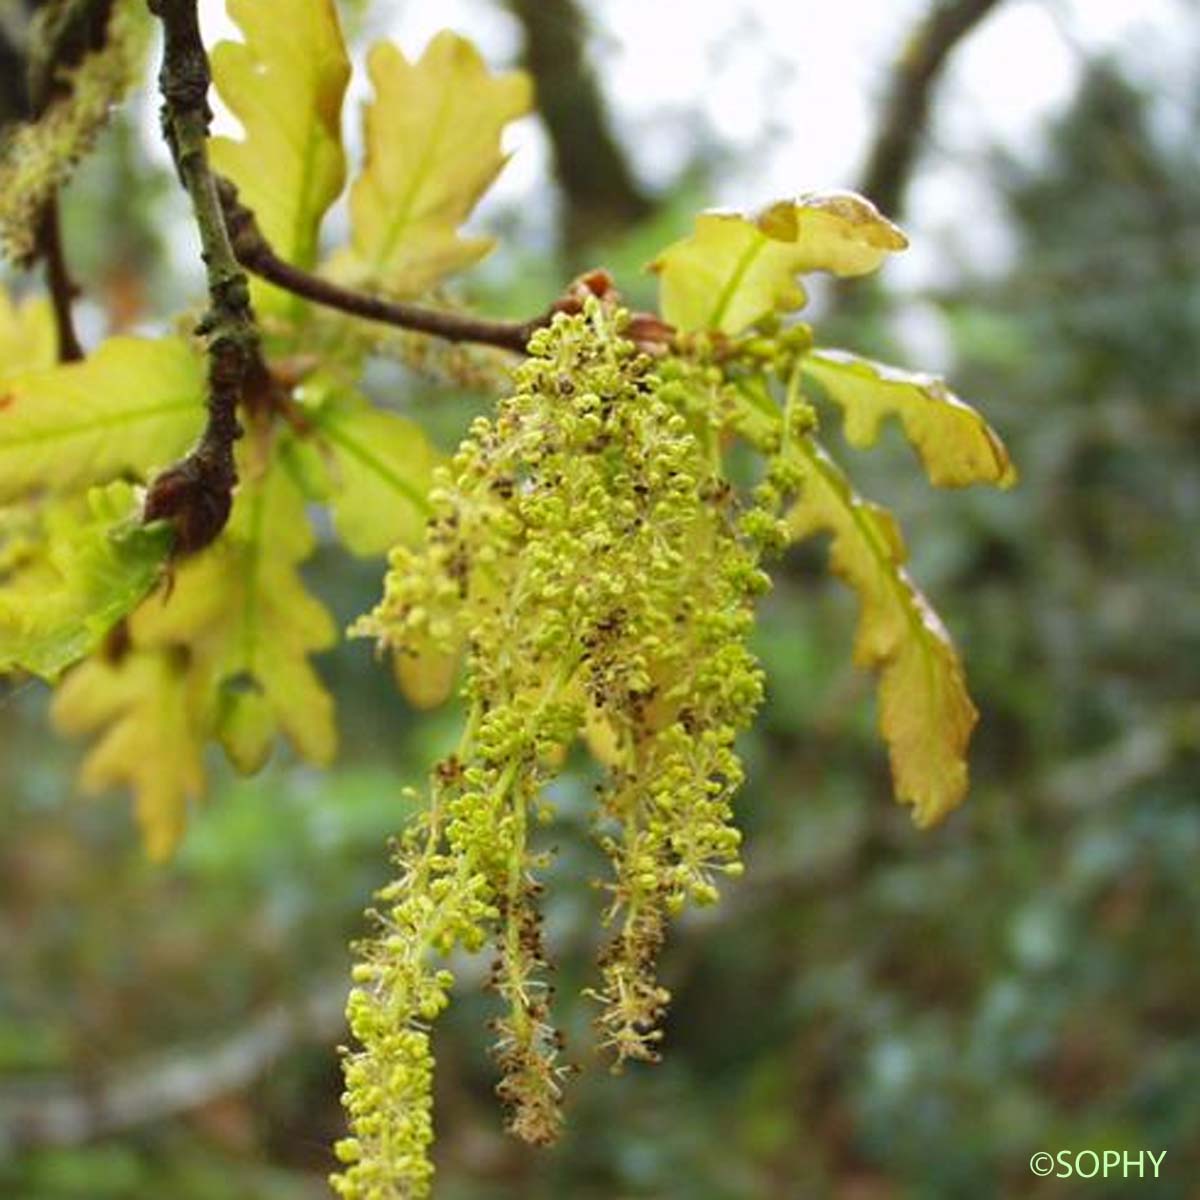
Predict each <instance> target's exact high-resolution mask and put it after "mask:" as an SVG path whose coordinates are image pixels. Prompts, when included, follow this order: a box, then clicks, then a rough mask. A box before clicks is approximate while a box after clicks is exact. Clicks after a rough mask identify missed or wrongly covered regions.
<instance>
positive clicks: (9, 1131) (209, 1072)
mask: <svg viewBox="0 0 1200 1200" xmlns="http://www.w3.org/2000/svg"><path fill="white" fill-rule="evenodd" d="M345 1004H346V981H345V979H344V978H343V977H341V976H340V975H339V976H337V977H334V978H330V979H328V980H322V981H321V982H320V983H319V984H318V985H317V986H315V987H314V988H313V989H312V990H311V991H310V992H309V994H308V995H306V996H305V997H302V998H301V999H300V1000H299V1001H298V1002H297V1003H295V1004H288V1005H282V1004H281V1005H278V1006H276V1007H273V1008H270V1009H268V1010H266V1011H265V1012H263V1013H260V1014H259V1015H257V1016H255V1017H253V1018H252V1019H251V1020H249V1021H248V1022H247V1023H246V1025H245V1027H244V1028H242V1029H240V1030H238V1031H237V1032H236V1033H233V1034H231V1035H229V1036H227V1037H226V1038H224V1039H223V1040H219V1041H217V1042H211V1043H209V1044H208V1045H205V1046H197V1047H186V1048H177V1049H174V1050H168V1051H165V1052H163V1053H162V1054H160V1055H157V1056H154V1057H151V1058H149V1059H147V1060H145V1061H143V1062H141V1063H138V1064H136V1065H134V1066H131V1067H127V1068H125V1069H124V1070H122V1071H120V1072H117V1073H115V1074H113V1075H112V1076H110V1077H109V1078H107V1079H105V1080H103V1081H102V1082H101V1083H100V1085H99V1086H98V1087H95V1088H91V1089H88V1088H83V1087H80V1086H78V1085H76V1084H72V1083H71V1082H70V1081H62V1082H58V1083H54V1084H49V1085H47V1084H45V1083H39V1084H26V1085H22V1084H13V1085H11V1086H9V1087H6V1088H5V1089H4V1090H3V1091H0V1159H2V1158H3V1157H4V1155H5V1153H6V1152H11V1151H13V1150H22V1149H26V1148H30V1147H35V1146H78V1145H82V1144H84V1143H85V1142H90V1141H94V1140H95V1139H96V1138H99V1137H103V1136H105V1135H111V1134H116V1133H122V1132H124V1131H126V1130H129V1129H136V1128H138V1127H139V1126H142V1125H147V1124H150V1123H152V1122H155V1121H162V1120H165V1119H167V1118H169V1117H174V1116H178V1115H179V1114H181V1113H187V1112H193V1111H195V1110H196V1109H198V1108H203V1107H204V1105H206V1104H210V1103H212V1101H214V1100H216V1099H219V1098H220V1097H222V1096H227V1095H229V1094H231V1093H233V1092H238V1091H241V1090H242V1089H243V1088H246V1087H248V1086H249V1085H250V1084H251V1083H253V1082H254V1080H255V1079H257V1078H259V1076H261V1075H262V1073H263V1072H264V1071H265V1070H267V1069H268V1068H269V1067H270V1066H271V1064H272V1063H274V1062H276V1061H278V1060H279V1059H280V1058H281V1057H282V1056H283V1055H284V1054H286V1053H288V1052H289V1051H290V1050H291V1048H292V1047H293V1046H295V1045H296V1044H298V1043H301V1042H306V1041H314V1042H316V1041H325V1040H326V1039H328V1038H332V1037H335V1036H336V1035H337V1033H338V1030H339V1029H341V1028H342V1027H343V1026H344V1024H345V1018H344V1016H343V1009H344V1008H345Z"/></svg>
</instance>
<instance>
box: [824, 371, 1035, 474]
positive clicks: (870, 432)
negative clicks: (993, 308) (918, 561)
mask: <svg viewBox="0 0 1200 1200" xmlns="http://www.w3.org/2000/svg"><path fill="white" fill-rule="evenodd" d="M804 373H805V374H806V375H807V376H808V377H809V378H810V379H813V380H816V382H817V383H818V384H820V385H821V387H822V389H823V390H824V391H825V393H826V395H828V396H829V398H830V399H831V400H833V401H834V402H836V403H837V404H838V405H839V406H840V407H841V409H842V413H843V416H844V419H845V428H846V439H847V441H849V442H850V444H851V445H852V446H871V445H874V443H875V440H876V438H877V437H878V436H879V426H880V423H881V422H882V421H883V420H884V419H885V418H886V417H888V416H891V415H895V416H896V417H898V418H899V420H900V422H901V424H902V425H903V427H904V432H905V435H906V436H907V437H908V440H909V441H910V442H912V444H913V446H915V447H916V450H917V453H918V454H919V455H920V458H921V462H922V463H923V464H924V467H925V470H926V472H927V473H928V475H929V478H930V481H931V482H932V483H934V484H936V485H937V486H938V487H964V486H966V485H967V484H971V483H994V484H997V485H998V486H999V487H1005V488H1006V487H1011V486H1012V485H1013V484H1014V483H1015V482H1016V479H1017V472H1016V468H1015V467H1014V466H1013V462H1012V459H1011V458H1009V456H1008V451H1007V450H1006V449H1005V446H1004V443H1003V442H1002V441H1001V440H1000V435H999V434H998V433H996V431H995V430H994V429H993V428H992V427H991V426H990V425H989V424H988V423H987V421H985V420H984V419H983V417H982V416H981V415H980V414H979V413H978V412H976V411H975V409H973V408H972V407H971V406H970V405H969V404H967V403H965V402H964V401H962V400H960V399H959V398H958V397H957V396H956V395H955V394H954V393H953V392H952V391H950V389H949V388H948V387H947V386H946V384H945V383H944V382H943V381H942V380H941V379H939V378H937V376H934V375H924V374H918V373H916V372H911V371H901V370H899V369H898V368H896V367H888V366H884V365H883V364H882V363H877V362H872V361H871V360H870V359H867V358H859V357H857V356H855V355H853V354H847V353H845V352H844V351H841V350H815V351H813V352H812V353H810V354H809V355H808V356H807V357H806V358H805V360H804Z"/></svg>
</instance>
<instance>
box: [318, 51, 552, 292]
mask: <svg viewBox="0 0 1200 1200" xmlns="http://www.w3.org/2000/svg"><path fill="white" fill-rule="evenodd" d="M367 69H368V72H369V73H370V76H371V82H372V84H373V85H374V88H375V98H374V100H372V101H371V103H370V104H368V105H367V108H366V113H365V120H364V142H365V145H366V160H365V163H364V166H363V170H362V173H361V174H360V175H359V177H358V179H356V180H355V182H354V185H353V187H352V188H351V192H350V219H351V225H352V245H351V250H350V252H349V255H348V257H347V256H343V258H342V260H341V262H340V264H339V267H340V269H342V270H344V271H345V272H347V273H348V274H350V275H351V276H353V277H354V278H355V281H356V282H359V283H371V284H373V285H375V286H378V287H380V288H382V289H383V290H385V291H387V292H389V293H390V294H392V295H394V296H401V297H404V296H415V295H418V294H420V293H421V292H425V291H428V290H429V289H430V288H431V287H432V286H433V285H434V284H435V283H437V282H438V281H439V280H440V279H442V278H444V277H445V276H446V275H449V274H451V273H452V272H454V271H458V270H461V269H462V268H463V267H467V266H470V265H471V264H472V263H474V262H477V261H478V260H479V259H480V258H482V257H483V256H484V255H485V254H487V253H488V251H489V250H491V248H492V245H493V240H492V239H491V238H486V237H462V236H461V235H460V234H459V232H458V231H459V227H460V226H461V225H462V223H463V222H464V221H465V220H466V219H467V217H468V216H469V215H470V213H471V211H472V209H474V207H475V205H476V203H477V202H478V200H479V198H480V196H481V195H482V194H483V193H484V192H485V191H486V190H487V188H488V187H489V186H490V185H491V183H492V181H493V180H494V179H495V178H496V176H497V175H498V174H499V173H500V170H501V169H502V168H503V166H504V164H505V163H506V162H507V161H508V157H507V155H506V154H505V153H504V152H503V151H502V150H501V148H500V138H501V134H502V133H503V130H504V127H505V125H507V124H508V122H509V121H512V120H514V119H515V118H517V117H520V116H523V115H524V114H525V113H527V112H528V111H529V109H530V106H531V104H532V99H533V93H532V87H531V84H530V80H529V77H528V76H527V75H526V74H525V73H524V72H522V71H509V72H506V73H504V74H497V75H493V74H492V73H490V72H489V71H488V69H487V65H486V64H485V63H484V61H483V59H482V58H481V57H480V55H479V52H478V51H477V50H476V49H475V47H474V46H473V45H472V44H471V43H470V42H469V41H467V40H466V39H465V38H462V37H459V36H458V35H457V34H454V33H450V32H449V31H443V32H442V33H439V34H438V35H437V36H436V37H435V38H434V39H433V40H432V41H431V42H430V43H429V45H428V47H427V48H426V50H425V53H424V54H423V55H422V56H421V57H420V58H419V59H417V60H416V61H415V62H409V61H408V59H406V58H405V57H404V55H403V54H402V53H401V52H400V51H399V50H398V49H397V48H396V47H395V46H393V45H391V44H390V43H387V42H381V43H379V44H377V45H376V46H374V47H373V48H372V49H371V52H370V54H369V55H368V58H367Z"/></svg>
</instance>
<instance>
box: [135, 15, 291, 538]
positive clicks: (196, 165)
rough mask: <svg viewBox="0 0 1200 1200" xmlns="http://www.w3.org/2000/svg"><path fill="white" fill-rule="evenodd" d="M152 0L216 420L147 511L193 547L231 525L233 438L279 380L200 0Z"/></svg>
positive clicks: (157, 483)
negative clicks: (229, 176) (217, 118)
mask: <svg viewBox="0 0 1200 1200" xmlns="http://www.w3.org/2000/svg"><path fill="white" fill-rule="evenodd" d="M149 5H150V11H151V12H153V13H154V14H155V16H157V17H158V18H159V20H160V21H161V22H162V26H163V34H164V45H163V63H162V70H161V71H160V72H159V77H158V79H159V88H160V90H161V92H162V97H163V108H162V128H163V136H164V138H165V139H166V142H167V145H168V146H169V147H170V149H171V155H172V157H173V158H174V160H175V168H176V171H177V173H178V175H179V179H180V182H181V183H182V184H183V186H184V188H185V189H186V190H187V193H188V195H189V197H190V198H191V201H192V212H193V215H194V217H195V221H196V227H197V230H198V231H199V234H200V244H201V257H202V258H203V259H204V266H205V270H206V272H207V275H208V296H209V308H208V312H207V313H206V314H205V315H204V317H203V319H202V320H201V321H200V323H199V325H197V328H196V331H197V333H202V334H205V335H207V339H208V363H209V367H208V423H207V425H206V426H205V429H204V432H203V434H202V435H201V437H200V441H199V442H198V443H197V445H196V446H195V447H194V448H193V449H192V450H191V451H190V452H189V453H188V455H187V456H186V457H185V458H183V459H182V460H181V461H179V462H178V463H176V464H175V465H174V466H171V467H168V468H167V469H166V470H165V471H163V472H162V474H161V475H159V476H158V478H157V479H155V480H154V482H153V483H152V484H151V486H150V491H149V493H148V495H147V497H146V506H145V519H146V520H147V521H152V520H157V519H161V518H167V519H169V520H171V521H172V523H173V524H174V527H175V537H176V541H175V549H176V552H177V553H181V554H190V553H193V552H194V551H196V550H200V549H203V547H205V546H207V545H208V544H209V543H210V542H212V541H213V539H214V538H216V536H217V535H218V534H219V533H220V532H221V530H222V529H223V528H224V527H225V522H226V521H227V520H228V518H229V510H230V507H231V505H232V497H233V488H234V485H235V484H236V483H237V471H236V468H235V466H234V458H233V445H234V442H235V441H236V440H237V439H238V438H239V437H240V436H241V432H242V431H241V426H240V425H239V423H238V419H237V407H238V404H239V403H241V402H243V401H247V402H248V401H251V400H252V399H253V398H255V397H259V398H261V397H263V396H265V394H266V391H267V389H268V388H269V387H270V379H269V376H268V374H267V368H266V365H265V364H264V362H263V359H262V352H261V348H260V345H259V338H258V327H257V325H256V324H255V320H254V312H253V310H252V309H251V307H250V289H249V285H248V283H247V280H246V273H245V272H244V271H243V270H242V268H241V266H240V264H239V263H238V260H237V257H236V256H235V255H234V252H233V247H232V245H231V243H230V239H229V233H228V230H227V229H226V225H225V215H224V212H223V211H222V208H221V201H220V199H219V197H218V195H217V184H216V179H215V177H214V176H213V174H212V171H211V169H210V167H209V161H208V126H209V121H210V120H211V118H212V112H211V110H210V109H209V106H208V87H209V83H210V81H211V73H210V70H209V64H208V55H207V54H206V53H205V50H204V42H203V40H202V39H201V36H200V22H199V18H198V15H197V11H196V0H149Z"/></svg>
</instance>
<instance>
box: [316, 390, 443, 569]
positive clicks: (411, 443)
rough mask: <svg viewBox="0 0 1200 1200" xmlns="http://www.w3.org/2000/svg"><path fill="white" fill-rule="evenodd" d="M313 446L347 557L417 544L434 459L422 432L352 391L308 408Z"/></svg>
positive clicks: (318, 472)
mask: <svg viewBox="0 0 1200 1200" xmlns="http://www.w3.org/2000/svg"><path fill="white" fill-rule="evenodd" d="M304 415H305V420H306V421H308V422H309V423H311V425H312V427H313V429H314V430H315V432H316V435H317V440H318V442H319V449H320V454H319V456H318V458H319V461H318V464H317V469H316V471H315V472H312V473H314V474H316V475H318V476H319V479H320V482H319V485H318V486H319V490H320V493H321V495H322V498H323V499H324V500H325V501H326V502H327V503H328V505H329V508H330V511H331V513H332V515H333V523H334V526H335V528H336V530H337V534H338V537H339V538H340V539H341V541H342V542H343V543H344V544H345V546H346V548H347V549H348V550H350V551H351V553H353V554H358V555H361V556H363V557H366V558H370V557H374V556H377V555H383V554H386V553H387V551H388V550H390V549H391V548H392V547H393V546H394V545H396V544H397V543H401V542H403V543H406V544H413V543H416V542H417V541H419V540H420V538H421V535H422V533H423V532H424V529H425V521H426V520H427V518H428V517H429V515H430V512H431V509H430V506H429V501H428V499H427V496H428V493H429V488H430V485H431V483H432V480H433V468H434V467H435V465H436V464H437V462H438V459H439V456H438V454H437V453H436V452H435V450H434V449H433V447H432V446H431V445H430V444H429V441H428V439H427V438H426V436H425V433H424V431H423V430H422V429H421V428H420V426H418V425H416V424H415V423H414V422H412V421H409V420H406V419H405V418H404V417H401V416H399V415H398V414H396V413H393V412H388V411H386V410H384V409H380V408H376V407H375V406H374V405H372V404H371V403H370V402H369V401H368V400H367V399H366V398H365V397H363V396H360V395H358V394H357V393H354V392H338V393H333V394H330V395H329V396H328V397H326V398H324V399H322V400H321V401H319V402H318V403H317V404H314V405H313V406H312V407H306V408H305V411H304Z"/></svg>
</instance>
